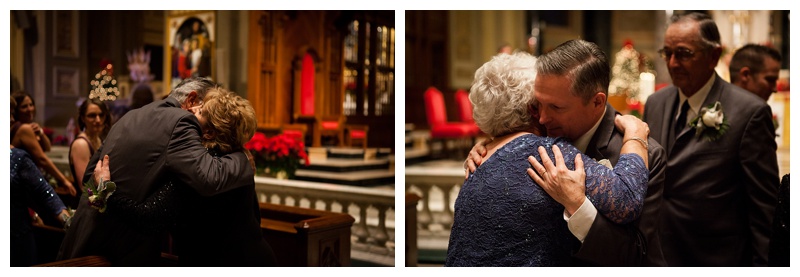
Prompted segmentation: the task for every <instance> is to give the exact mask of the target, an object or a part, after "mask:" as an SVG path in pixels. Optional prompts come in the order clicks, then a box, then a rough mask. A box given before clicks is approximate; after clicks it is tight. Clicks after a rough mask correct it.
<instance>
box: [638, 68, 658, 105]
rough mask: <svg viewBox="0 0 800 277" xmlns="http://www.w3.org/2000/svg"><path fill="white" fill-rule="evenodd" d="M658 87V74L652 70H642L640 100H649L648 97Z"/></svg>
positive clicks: (643, 101)
mask: <svg viewBox="0 0 800 277" xmlns="http://www.w3.org/2000/svg"><path fill="white" fill-rule="evenodd" d="M655 89H656V75H655V74H653V73H650V72H642V73H640V74H639V102H642V103H645V102H647V97H650V95H651V94H653V92H655Z"/></svg>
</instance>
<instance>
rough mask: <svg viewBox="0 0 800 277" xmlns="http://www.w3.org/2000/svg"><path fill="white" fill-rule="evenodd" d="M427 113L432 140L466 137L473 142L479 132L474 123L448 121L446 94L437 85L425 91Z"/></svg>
mask: <svg viewBox="0 0 800 277" xmlns="http://www.w3.org/2000/svg"><path fill="white" fill-rule="evenodd" d="M425 113H426V114H427V116H428V125H430V128H431V139H432V140H452V139H466V140H469V141H470V143H471V141H472V139H473V138H474V137H475V136H476V135H477V134H478V128H477V126H475V124H474V123H473V124H467V123H463V122H448V121H447V109H446V107H445V104H444V96H442V92H441V91H439V90H438V89H436V88H435V87H430V88H428V90H427V91H425ZM445 145H447V143H445ZM445 148H446V147H445ZM465 153H466V152H465Z"/></svg>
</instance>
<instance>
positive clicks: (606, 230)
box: [467, 40, 666, 266]
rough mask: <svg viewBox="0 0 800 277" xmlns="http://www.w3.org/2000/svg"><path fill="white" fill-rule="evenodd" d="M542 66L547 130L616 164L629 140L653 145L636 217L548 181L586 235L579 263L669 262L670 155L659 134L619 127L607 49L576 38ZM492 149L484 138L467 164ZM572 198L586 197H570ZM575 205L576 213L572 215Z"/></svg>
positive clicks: (539, 99)
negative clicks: (663, 215) (663, 237)
mask: <svg viewBox="0 0 800 277" xmlns="http://www.w3.org/2000/svg"><path fill="white" fill-rule="evenodd" d="M536 70H537V75H536V81H535V87H534V94H535V103H534V106H535V107H536V108H537V110H538V114H537V115H536V116H537V117H538V119H539V123H540V124H542V125H544V127H545V128H546V129H547V136H550V137H566V138H568V139H569V140H570V141H572V143H573V144H574V145H575V147H577V148H578V149H579V150H581V152H583V153H585V154H586V155H589V156H590V157H592V158H594V159H595V160H603V159H608V160H609V161H610V162H611V164H612V165H615V164H616V163H617V161H618V160H619V153H620V149H621V148H622V146H623V144H625V143H642V144H645V145H646V146H647V148H648V156H649V157H648V164H649V165H648V166H649V169H650V177H649V181H648V187H647V195H646V198H645V202H644V207H643V210H642V215H641V217H640V218H639V219H638V220H636V221H634V222H632V223H629V224H624V225H621V224H616V223H614V222H612V221H611V220H609V219H608V218H606V217H604V216H603V215H602V214H598V213H597V210H596V209H595V208H594V206H592V203H591V202H590V201H587V198H586V197H585V196H584V197H582V198H581V197H580V195H579V197H566V198H565V199H559V197H556V195H557V194H562V195H563V194H564V193H570V192H576V191H578V190H571V189H569V187H568V186H562V187H560V188H556V189H555V190H559V191H555V190H553V191H551V190H548V189H547V188H545V190H546V191H547V193H548V194H549V195H551V196H553V197H554V199H555V200H556V201H558V202H559V203H561V204H562V205H564V206H565V208H566V211H565V216H567V217H569V219H568V220H567V223H568V226H569V229H570V231H571V232H572V233H573V235H575V237H576V238H577V239H578V240H580V241H581V242H582V244H581V245H580V247H579V248H578V249H577V250H576V253H575V255H574V256H575V258H577V259H576V263H577V264H589V265H603V266H623V265H629V266H630V265H633V266H640V265H647V266H663V265H664V262H663V257H662V255H661V247H660V243H659V239H658V233H657V232H656V231H657V228H656V226H657V218H658V212H659V206H660V204H661V191H662V186H663V180H664V169H665V166H666V155H665V152H664V149H663V148H662V147H661V146H660V145H659V144H658V143H657V142H656V141H655V140H653V139H650V138H636V139H634V138H625V137H624V135H623V133H621V132H619V130H617V129H616V127H615V125H614V118H615V116H616V115H617V114H618V112H617V111H616V110H614V108H613V107H611V105H609V104H608V103H607V102H606V100H607V96H608V84H609V81H610V67H609V64H608V59H607V57H606V55H605V54H604V53H603V51H602V50H600V48H599V47H598V46H597V45H596V44H594V43H591V42H587V41H583V40H571V41H567V42H565V43H563V44H561V45H559V46H558V47H556V48H555V49H553V50H552V51H550V52H548V53H545V54H544V55H542V56H540V57H539V59H538V61H537V63H536ZM645 140H647V143H645ZM484 152H485V149H482V146H481V144H479V145H476V147H475V148H473V150H472V151H471V152H470V157H469V158H468V160H467V166H468V167H470V169H472V170H473V171H474V164H480V157H481V156H482V155H483V154H482V153H484ZM479 153H481V154H479ZM473 163H474V164H473ZM571 185H578V186H584V185H585V184H571ZM578 192H579V191H578ZM567 199H580V201H579V202H569V201H565V200H567ZM573 210H574V211H575V212H574V214H570V211H573Z"/></svg>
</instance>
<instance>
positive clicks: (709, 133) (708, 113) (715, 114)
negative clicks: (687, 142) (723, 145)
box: [689, 101, 731, 141]
mask: <svg viewBox="0 0 800 277" xmlns="http://www.w3.org/2000/svg"><path fill="white" fill-rule="evenodd" d="M689 126H690V127H692V128H694V131H695V133H694V136H695V137H703V138H705V139H707V140H708V141H715V140H717V139H719V138H720V137H722V135H724V134H725V132H726V131H728V128H730V127H731V126H730V124H728V119H727V118H725V115H724V114H723V113H722V103H720V102H719V101H717V102H716V103H714V104H711V105H709V106H707V107H703V108H701V109H700V113H698V114H697V117H695V118H694V119H692V121H690V122H689Z"/></svg>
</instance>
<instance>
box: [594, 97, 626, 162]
mask: <svg viewBox="0 0 800 277" xmlns="http://www.w3.org/2000/svg"><path fill="white" fill-rule="evenodd" d="M616 114H617V110H615V109H614V107H612V106H611V104H608V103H606V113H605V114H603V119H601V120H600V125H598V126H597V130H595V132H594V135H593V136H592V140H590V141H589V145H588V146H587V147H586V155H589V157H592V158H593V159H595V160H598V161H599V160H602V159H609V160H611V164H617V160H618V158H614V157H619V155H613V154H610V153H606V152H607V151H606V150H607V149H608V144H609V142H610V141H611V136H612V135H613V134H614V130H616V126H615V125H614V117H615V116H616Z"/></svg>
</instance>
